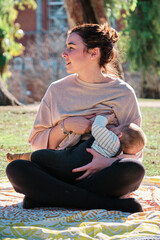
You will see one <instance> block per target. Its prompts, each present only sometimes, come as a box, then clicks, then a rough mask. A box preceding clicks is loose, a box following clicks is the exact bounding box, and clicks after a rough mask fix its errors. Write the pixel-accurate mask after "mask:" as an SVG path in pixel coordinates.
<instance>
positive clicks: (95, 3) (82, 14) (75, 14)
mask: <svg viewBox="0 0 160 240" xmlns="http://www.w3.org/2000/svg"><path fill="white" fill-rule="evenodd" d="M64 3H65V8H66V12H67V15H68V22H69V25H70V27H73V26H75V25H77V24H83V23H98V24H103V23H108V25H110V24H109V20H108V18H107V15H106V10H105V3H104V0H88V1H87V2H86V1H85V0H64ZM77 9H78V11H77ZM114 66H115V68H116V70H117V73H118V75H119V77H120V78H121V79H124V76H123V71H122V67H121V64H120V63H119V61H116V62H114Z"/></svg>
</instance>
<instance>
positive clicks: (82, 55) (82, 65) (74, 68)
mask: <svg viewBox="0 0 160 240" xmlns="http://www.w3.org/2000/svg"><path fill="white" fill-rule="evenodd" d="M66 45H67V48H66V50H65V51H64V52H63V54H62V57H64V58H65V62H66V68H67V72H68V73H79V74H80V73H82V72H84V70H85V71H86V70H87V65H88V64H90V63H91V54H90V53H88V52H87V51H86V50H85V45H84V43H83V41H82V38H81V37H80V36H79V35H78V34H76V33H71V34H70V35H69V36H68V38H67V41H66Z"/></svg>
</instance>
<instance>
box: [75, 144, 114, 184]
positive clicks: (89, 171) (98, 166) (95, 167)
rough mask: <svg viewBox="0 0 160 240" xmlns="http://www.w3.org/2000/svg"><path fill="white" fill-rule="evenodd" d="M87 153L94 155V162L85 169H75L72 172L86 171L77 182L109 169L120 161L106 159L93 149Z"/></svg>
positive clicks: (84, 167)
mask: <svg viewBox="0 0 160 240" xmlns="http://www.w3.org/2000/svg"><path fill="white" fill-rule="evenodd" d="M86 151H87V152H89V153H91V154H92V155H93V159H92V162H90V163H89V164H87V165H85V166H83V167H80V168H75V169H73V170H72V172H82V171H86V172H85V173H84V174H83V175H82V176H80V177H79V178H77V179H76V180H82V179H84V178H89V177H91V176H92V175H93V174H94V173H96V172H99V171H100V170H102V169H104V168H106V167H109V166H110V165H111V164H112V163H113V162H115V161H116V160H117V159H118V158H116V157H115V158H106V157H104V156H102V155H101V154H100V153H98V152H96V151H95V150H93V149H91V148H87V149H86Z"/></svg>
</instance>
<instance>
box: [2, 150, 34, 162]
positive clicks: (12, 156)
mask: <svg viewBox="0 0 160 240" xmlns="http://www.w3.org/2000/svg"><path fill="white" fill-rule="evenodd" d="M31 154H32V153H31V152H29V153H17V154H11V153H7V154H6V160H7V162H9V163H10V162H12V161H14V160H17V159H21V160H28V161H30V160H31Z"/></svg>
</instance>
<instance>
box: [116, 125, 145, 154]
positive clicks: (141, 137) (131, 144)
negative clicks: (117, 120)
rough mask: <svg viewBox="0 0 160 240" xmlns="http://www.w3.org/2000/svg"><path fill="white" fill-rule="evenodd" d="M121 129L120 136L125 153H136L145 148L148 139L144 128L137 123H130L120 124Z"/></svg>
mask: <svg viewBox="0 0 160 240" xmlns="http://www.w3.org/2000/svg"><path fill="white" fill-rule="evenodd" d="M119 130H120V133H119V135H118V136H119V140H120V142H121V147H122V151H123V153H125V154H136V153H138V152H140V151H141V150H142V149H143V148H144V146H145V144H146V142H147V139H146V136H145V134H144V132H143V130H142V129H141V128H140V127H138V126H137V125H136V124H134V123H130V124H127V125H123V126H120V127H119Z"/></svg>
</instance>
